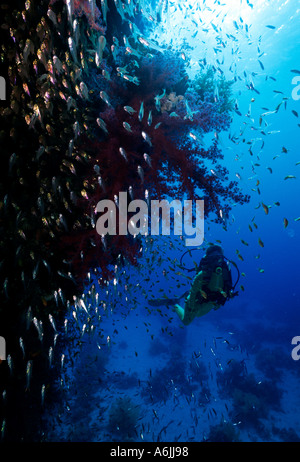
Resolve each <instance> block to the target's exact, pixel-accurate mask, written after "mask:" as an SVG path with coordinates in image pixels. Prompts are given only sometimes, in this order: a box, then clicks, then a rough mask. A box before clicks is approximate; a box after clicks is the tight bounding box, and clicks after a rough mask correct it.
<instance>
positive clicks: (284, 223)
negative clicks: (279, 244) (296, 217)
mask: <svg viewBox="0 0 300 462" xmlns="http://www.w3.org/2000/svg"><path fill="white" fill-rule="evenodd" d="M288 224H289V221H288V219H287V218H284V219H283V225H284V227H285V228H286V227H287V225H288Z"/></svg>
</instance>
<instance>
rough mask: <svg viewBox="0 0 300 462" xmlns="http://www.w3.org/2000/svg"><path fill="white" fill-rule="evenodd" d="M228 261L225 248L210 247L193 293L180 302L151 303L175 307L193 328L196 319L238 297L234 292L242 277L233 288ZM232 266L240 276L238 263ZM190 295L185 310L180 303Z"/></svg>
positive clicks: (156, 301)
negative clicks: (192, 323)
mask: <svg viewBox="0 0 300 462" xmlns="http://www.w3.org/2000/svg"><path fill="white" fill-rule="evenodd" d="M195 250H196V249H195ZM227 260H228V259H227V258H226V257H225V256H224V252H223V249H222V247H221V246H219V245H210V246H209V247H208V248H207V250H206V254H205V255H204V257H203V258H202V259H201V261H200V264H199V267H198V269H197V275H196V276H195V278H194V280H193V282H192V285H191V289H190V291H189V292H185V293H184V294H183V295H182V296H181V297H179V298H177V299H164V300H163V299H157V300H149V301H148V302H149V304H150V305H152V306H159V305H167V306H168V305H173V306H174V310H175V312H176V313H177V315H178V316H179V318H180V319H181V321H182V322H183V324H184V325H185V326H187V325H189V324H190V323H191V322H192V321H193V319H194V318H195V317H200V316H203V315H205V314H207V313H208V312H209V311H210V310H212V309H214V310H217V309H219V308H220V307H221V306H223V305H224V304H225V302H226V301H227V300H230V299H232V298H233V297H235V296H237V295H238V292H234V289H235V287H236V285H237V282H238V280H239V277H238V280H237V281H236V283H235V284H234V286H233V285H232V276H231V270H230V268H229V265H228V263H227ZM228 261H230V260H228ZM231 263H232V264H233V265H234V266H235V267H236V269H237V271H238V273H239V270H238V267H237V266H236V264H235V263H234V262H231ZM190 271H191V270H190ZM186 295H187V297H186V299H185V305H184V308H182V307H181V306H180V305H179V304H178V303H177V302H178V301H179V300H180V299H181V298H183V297H184V296H186Z"/></svg>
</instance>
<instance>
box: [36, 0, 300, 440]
mask: <svg viewBox="0 0 300 462" xmlns="http://www.w3.org/2000/svg"><path fill="white" fill-rule="evenodd" d="M200 3H201V8H202V10H201V11H200V12H199V11H198V12H197V5H198V6H199V2H191V3H190V2H184V6H183V5H182V4H181V5H180V4H179V3H178V4H177V3H176V2H173V3H172V4H170V10H169V13H168V16H166V18H164V19H163V21H162V23H161V24H160V25H158V26H157V29H156V28H154V30H153V31H152V36H153V37H155V39H156V40H158V41H160V42H161V43H162V44H163V43H172V46H174V47H179V46H181V41H182V40H184V39H186V40H187V42H188V44H189V46H190V48H189V49H188V50H187V51H186V54H187V59H188V60H190V72H191V74H192V73H193V72H194V67H196V66H197V62H198V59H199V52H200V50H201V53H202V54H201V56H204V55H205V57H206V60H207V62H209V63H211V64H216V59H218V60H219V61H220V62H222V59H223V57H224V64H223V65H222V69H223V70H224V73H225V75H226V77H228V78H230V77H232V75H231V73H230V71H229V68H230V66H231V64H232V63H233V62H234V63H235V65H236V69H237V70H236V75H239V76H241V78H240V79H237V81H236V83H235V84H234V86H233V94H234V96H235V98H236V100H237V101H238V106H239V112H240V113H241V115H239V114H237V113H236V114H235V115H234V118H233V122H232V125H231V127H230V130H229V133H230V134H236V135H237V137H238V142H237V143H233V142H232V141H231V140H230V138H229V136H228V132H225V133H222V135H221V137H220V143H221V146H222V150H223V152H224V162H225V165H226V166H227V168H228V169H229V171H230V174H231V175H232V177H235V178H236V177H237V176H236V175H238V178H239V181H240V184H241V188H242V190H243V191H244V192H245V193H247V194H250V196H251V200H250V202H249V204H244V205H235V206H233V208H232V211H231V213H230V215H229V217H228V222H227V226H226V227H224V226H222V225H220V224H215V223H212V222H210V221H209V220H207V221H205V243H207V242H216V241H220V242H221V245H222V247H223V248H224V252H225V255H226V256H227V257H228V258H229V259H231V260H233V261H235V262H236V264H237V265H238V268H239V271H240V273H241V276H240V280H239V282H238V284H237V289H238V291H239V295H238V297H236V298H234V299H233V300H232V301H229V302H228V303H226V304H225V306H224V307H222V308H220V309H219V310H217V311H212V312H210V313H208V314H207V315H206V316H204V317H202V318H196V319H195V320H194V321H193V323H192V324H191V325H189V326H187V327H185V326H183V325H182V324H181V322H180V320H179V318H177V316H176V314H175V313H174V312H173V311H172V307H171V306H170V307H167V306H162V307H160V308H158V309H156V308H153V307H150V306H149V304H148V300H149V299H152V298H156V297H157V298H159V297H163V296H165V297H169V298H172V297H175V296H178V295H181V294H182V293H183V292H184V291H186V290H189V288H190V285H191V280H192V277H194V275H195V273H192V272H191V273H188V272H187V271H186V270H182V269H179V262H180V258H181V256H182V255H183V253H184V252H185V251H186V250H187V248H186V247H185V246H184V242H183V241H181V240H180V238H179V237H174V236H173V237H164V236H160V237H154V238H153V242H152V240H151V238H150V237H147V238H144V239H143V245H142V246H141V252H140V253H141V256H140V259H139V265H138V266H137V267H132V266H130V265H125V266H124V267H121V266H120V267H117V268H116V269H115V280H113V281H110V282H109V283H107V284H106V286H105V287H103V286H101V285H99V284H98V277H99V276H97V277H96V276H95V275H94V273H93V270H92V269H91V275H90V279H91V283H90V284H88V285H87V287H86V289H85V292H84V295H83V297H82V300H83V303H81V308H80V309H79V308H75V307H70V310H69V314H68V316H67V319H68V322H67V327H66V333H67V335H66V340H65V346H64V348H65V349H64V353H63V355H64V356H63V357H61V356H60V358H57V360H58V361H61V377H60V378H58V379H57V381H58V388H59V389H60V393H61V399H60V400H58V401H57V402H53V403H51V405H50V404H49V407H48V408H47V409H46V410H45V416H44V419H45V421H46V422H47V428H48V431H47V432H46V434H45V440H46V441H97V442H104V441H135V442H148V441H149V442H152V441H154V442H157V441H161V442H164V441H166V442H177V441H178V442H189V441H191V442H192V441H197V442H200V441H251V442H253V441H299V439H300V421H299V414H298V412H297V409H298V406H299V404H300V401H299V394H298V382H299V374H300V369H299V368H300V361H297V359H299V358H298V357H297V355H296V358H295V359H293V357H292V354H291V353H292V350H293V348H294V346H293V345H292V339H293V338H294V337H296V336H299V335H300V323H299V312H298V310H299V306H300V292H299V282H300V281H299V271H298V257H299V255H300V240H299V232H300V231H299V226H300V221H296V220H297V218H298V217H299V216H300V208H299V204H298V197H299V192H300V189H299V179H298V177H299V171H298V169H300V165H296V164H297V163H298V162H299V161H300V158H299V141H298V140H299V125H298V124H299V118H298V116H297V115H295V113H293V112H292V110H293V111H296V114H298V112H299V108H300V106H299V104H300V102H299V101H297V100H296V99H293V96H292V91H293V89H294V88H295V85H293V83H292V79H293V77H295V75H296V74H295V73H292V72H291V70H297V68H299V53H298V42H299V32H298V30H299V11H300V9H299V3H298V2H296V1H294V0H290V1H285V2H282V1H279V0H278V1H272V2H271V1H258V0H257V1H255V0H253V5H252V4H250V2H247V1H242V0H241V1H240V0H239V1H236V2H226V1H223V2H218V1H215V2H208V1H206V2H200ZM233 3H234V5H233ZM157 7H158V5H153V8H157ZM226 12H227V15H226V17H224V15H225V13H226ZM197 14H199V16H197ZM198 17H200V18H202V21H203V24H202V25H203V26H204V25H206V27H207V28H209V33H202V35H203V36H202V35H201V34H200V32H199V34H198V35H197V36H196V37H195V38H192V36H193V34H194V29H193V23H192V20H193V19H195V18H197V20H198ZM223 18H224V19H223ZM222 19H223V20H222ZM233 21H236V23H237V25H238V31H236V28H235V26H234V24H233ZM211 23H213V25H214V26H215V27H216V29H217V32H216V35H219V34H221V35H222V37H224V40H225V39H226V34H235V33H236V32H237V35H236V41H234V42H232V43H231V42H230V45H228V46H227V47H225V48H224V56H222V55H221V53H218V54H216V53H215V52H214V46H213V44H214V35H213V33H214V28H213V27H212V26H211ZM245 24H247V25H248V28H249V31H250V32H251V34H248V35H247V34H245V33H244V32H245ZM268 26H272V28H270V27H268ZM200 35H201V37H200ZM227 38H228V37H227ZM202 39H203V40H202ZM232 46H234V48H232ZM258 48H259V50H258ZM262 53H263V55H261V54H262ZM258 57H259V58H258ZM258 59H259V60H260V61H261V62H262V63H263V68H262V67H261V65H260V64H259V62H258ZM253 72H254V73H255V75H253V74H252V73H253ZM244 73H245V74H244ZM274 79H275V80H274ZM250 80H252V81H253V83H254V86H255V89H257V90H258V92H259V93H258V92H255V91H253V90H252V91H251V90H249V89H247V87H246V83H247V82H249V81H250ZM274 90H275V91H274ZM252 98H253V99H254V100H255V101H253V102H251V99H252ZM280 103H281V105H280V108H279V109H278V110H277V112H276V113H273V114H269V115H266V116H264V117H263V122H261V123H260V122H259V121H260V117H261V114H263V113H267V112H272V111H275V109H276V108H277V107H278V105H279V104H280ZM249 106H250V107H251V112H250V109H249ZM299 114H300V112H299ZM242 131H244V135H243V136H241V132H242ZM262 131H263V132H264V133H262ZM268 132H269V133H268ZM270 132H271V133H270ZM243 138H244V140H245V141H243ZM249 140H250V141H251V149H252V155H251V154H250V153H249V146H250V145H249V144H247V142H248V141H249ZM262 146H263V147H262ZM283 148H284V149H283ZM289 175H293V176H295V177H296V178H287V179H285V178H286V177H287V176H289ZM262 204H264V205H266V206H267V208H268V213H266V211H265V209H264V207H263V205H262ZM284 219H286V220H288V224H287V225H286V226H285V225H284ZM285 223H287V222H285ZM255 225H256V226H255ZM259 240H260V242H262V243H263V244H264V246H263V247H262V246H261V245H260V244H259ZM242 241H243V242H242ZM203 247H204V246H203ZM202 256H203V250H201V248H200V249H199V251H197V252H193V253H192V255H191V256H189V255H188V254H187V255H185V257H184V260H183V264H184V265H186V267H187V268H191V267H193V260H195V261H196V262H197V263H198V262H199V260H200V258H201V257H202ZM241 257H242V258H241ZM176 273H180V274H176ZM232 274H233V279H234V281H235V280H236V277H237V273H236V270H235V268H234V267H233V268H232ZM99 306H100V307H101V309H100V308H99ZM46 402H47V396H46Z"/></svg>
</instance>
